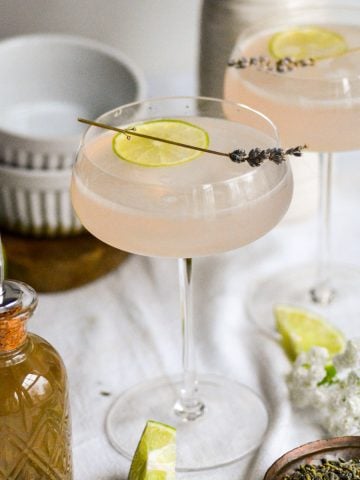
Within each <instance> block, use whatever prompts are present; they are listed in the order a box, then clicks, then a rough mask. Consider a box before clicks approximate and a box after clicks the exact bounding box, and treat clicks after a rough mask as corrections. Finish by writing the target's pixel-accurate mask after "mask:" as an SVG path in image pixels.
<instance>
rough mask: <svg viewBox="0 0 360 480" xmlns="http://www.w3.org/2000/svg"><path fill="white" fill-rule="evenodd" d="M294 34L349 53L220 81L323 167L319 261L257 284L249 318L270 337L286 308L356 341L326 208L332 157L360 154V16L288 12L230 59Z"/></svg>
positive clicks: (356, 286)
mask: <svg viewBox="0 0 360 480" xmlns="http://www.w3.org/2000/svg"><path fill="white" fill-rule="evenodd" d="M299 27H300V28H302V27H310V28H314V27H315V28H317V27H320V28H322V29H327V30H329V31H331V32H334V33H335V35H338V34H340V35H341V36H342V37H343V39H344V40H345V42H346V44H347V47H348V49H347V51H346V52H344V53H343V54H340V55H337V56H331V57H329V58H324V59H319V60H317V61H316V62H315V64H314V65H313V66H306V67H295V68H293V69H292V70H291V71H287V72H285V73H284V72H278V71H277V70H276V69H273V70H272V71H269V69H267V68H259V67H251V68H243V69H241V68H234V67H233V66H229V67H228V68H227V69H226V73H225V82H224V96H225V98H226V99H228V100H234V101H242V102H245V103H247V104H248V105H251V106H252V107H254V108H261V111H263V112H265V114H266V115H269V116H270V117H271V118H272V119H273V120H274V122H275V124H276V125H277V127H278V129H279V134H280V138H281V140H282V143H283V144H284V145H285V146H288V145H294V144H306V145H307V146H308V149H309V150H310V151H313V152H318V153H319V160H320V185H319V193H320V194H319V214H318V219H319V220H318V239H317V242H318V246H317V253H316V258H315V259H314V261H313V262H312V263H311V264H309V265H299V266H292V267H291V268H288V269H287V270H284V271H280V272H278V273H275V274H274V275H271V276H270V277H268V278H265V279H262V280H260V281H259V282H257V283H256V284H255V285H254V286H253V288H252V289H251V290H250V292H249V295H248V299H247V310H248V313H249V314H250V317H251V318H252V319H253V321H255V322H256V323H257V324H258V326H259V327H261V328H263V329H266V330H267V331H274V320H273V314H272V310H273V307H274V305H275V304H279V303H287V304H293V305H300V306H303V307H307V308H309V309H312V310H315V311H318V312H319V313H322V314H324V315H326V317H327V318H329V319H331V320H332V321H333V322H334V323H336V324H337V325H338V326H339V327H341V328H343V329H344V330H345V331H347V333H353V326H354V322H355V321H356V317H357V316H358V313H359V310H358V309H356V308H354V307H355V304H356V299H358V298H359V295H360V271H359V270H358V269H357V268H356V267H353V266H350V265H343V264H338V263H334V262H333V260H332V256H331V252H330V241H331V235H330V220H331V208H330V207H331V205H330V204H331V183H332V169H333V154H334V153H335V152H340V151H354V150H358V149H360V134H359V125H360V9H359V8H357V7H344V6H342V5H341V4H340V3H339V4H338V6H336V5H333V6H322V7H307V8H302V9H292V10H291V11H287V12H286V16H284V17H283V18H281V16H278V17H277V18H272V19H268V20H267V21H266V22H261V23H258V24H254V25H253V26H251V27H250V28H248V29H247V30H246V31H244V32H243V33H242V34H241V35H240V36H239V37H238V40H237V42H236V45H235V47H234V49H233V52H232V54H231V59H233V60H236V59H238V58H241V57H257V58H258V57H259V56H263V55H265V56H267V57H268V58H269V48H268V46H269V40H270V38H271V37H272V36H273V35H274V34H275V33H277V32H282V31H288V30H291V29H294V28H299ZM325 56H326V52H325ZM305 60H307V59H305ZM274 62H275V61H274V60H273V65H274ZM294 161H296V160H294ZM299 161H300V162H301V159H299ZM295 187H296V185H295ZM305 201H306V200H305ZM344 243H345V242H344ZM354 301H355V302H354Z"/></svg>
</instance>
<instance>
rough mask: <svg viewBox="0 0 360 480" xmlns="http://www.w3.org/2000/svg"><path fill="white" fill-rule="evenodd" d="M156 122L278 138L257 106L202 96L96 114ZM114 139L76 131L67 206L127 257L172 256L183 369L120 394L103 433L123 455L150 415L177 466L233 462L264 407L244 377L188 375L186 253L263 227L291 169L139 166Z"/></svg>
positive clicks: (237, 141) (263, 141)
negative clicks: (170, 441) (163, 427)
mask: <svg viewBox="0 0 360 480" xmlns="http://www.w3.org/2000/svg"><path fill="white" fill-rule="evenodd" d="M164 119H170V120H171V121H174V120H175V121H179V122H184V121H185V122H190V123H191V125H196V126H198V127H201V128H202V129H204V130H205V131H206V132H207V135H208V136H209V140H210V144H209V148H211V149H213V150H217V151H222V152H232V151H233V150H235V149H237V148H239V147H242V148H245V149H247V150H249V149H250V148H253V147H255V146H256V147H260V148H269V147H274V146H276V145H277V141H278V140H277V133H276V129H275V127H274V125H273V124H272V122H270V120H268V119H267V118H266V117H264V116H263V115H262V114H260V113H258V112H256V111H254V110H252V109H250V108H248V107H246V106H243V105H239V104H235V103H230V102H225V101H222V100H215V99H207V98H193V97H173V98H162V99H153V100H149V101H144V102H141V103H134V104H130V105H127V106H123V107H119V108H117V109H115V110H113V111H111V112H108V113H106V114H104V115H103V116H102V117H100V119H98V121H99V122H102V123H104V124H107V125H112V126H116V127H122V128H132V127H133V126H135V128H136V125H139V124H141V123H142V122H145V121H146V122H147V121H153V120H164ZM113 138H114V133H113V132H108V131H106V130H103V129H101V128H98V127H90V128H89V129H88V130H87V132H86V133H85V134H84V137H83V141H82V145H81V148H80V150H79V153H78V156H77V160H76V164H75V167H74V172H73V180H72V199H73V205H74V208H75V211H76V212H77V214H78V216H79V218H80V220H81V221H82V223H83V225H84V226H85V228H87V229H88V230H89V231H90V232H91V233H93V234H94V235H95V236H96V237H98V238H99V239H101V240H103V241H104V242H106V243H108V244H110V245H112V246H114V247H116V248H119V249H122V250H125V251H128V252H131V253H135V254H140V255H147V256H155V257H156V256H160V257H174V258H177V259H178V263H179V280H180V298H181V321H182V328H181V330H182V335H183V372H182V375H180V376H179V377H176V378H159V379H155V380H151V381H148V382H144V383H141V384H139V385H137V386H135V387H133V388H131V389H130V390H127V391H125V392H124V393H123V394H122V395H121V396H120V397H119V399H118V400H117V401H116V402H115V404H114V405H113V407H112V408H111V410H110V412H109V415H108V417H107V433H108V436H109V438H110V441H111V443H112V445H113V446H114V447H115V448H116V449H117V450H118V451H120V452H121V453H122V454H123V455H124V456H126V457H128V458H131V457H132V455H133V453H134V449H135V447H136V444H137V441H138V439H139V438H140V435H141V431H142V429H143V427H144V425H145V422H146V421H147V420H149V419H153V420H157V421H161V422H164V423H167V424H170V425H172V426H175V427H176V428H177V469H178V470H182V471H191V470H201V469H207V468H212V467H218V466H220V465H224V464H227V463H230V462H233V461H235V460H237V459H239V458H241V457H242V456H244V455H245V454H247V453H249V452H250V451H252V450H253V449H254V448H256V447H257V446H258V445H259V443H260V442H261V439H262V437H263V434H264V432H265V430H266V426H267V410H266V407H265V405H264V403H263V401H262V400H261V399H260V398H259V396H258V395H257V394H256V393H254V392H253V391H252V390H251V389H250V388H248V387H246V386H245V385H242V384H240V383H237V382H235V381H232V380H228V379H225V378H223V377H221V376H216V375H200V376H198V375H197V373H196V368H195V351H194V341H193V332H194V328H195V327H194V324H193V318H192V312H191V283H192V282H191V277H192V275H191V273H192V270H191V266H192V260H191V259H192V257H197V256H203V255H212V254H215V253H221V252H226V251H228V250H232V249H236V248H238V247H241V246H242V245H245V244H248V243H250V242H252V241H254V240H255V239H257V238H258V237H260V236H262V235H264V234H265V233H266V232H268V231H269V230H270V229H271V228H273V227H274V226H275V225H276V224H277V223H278V222H279V220H280V219H281V218H282V216H283V215H284V214H285V212H286V210H287V208H288V205H289V203H290V199H291V195H292V176H291V171H290V169H289V167H288V164H287V162H284V163H282V164H280V165H275V164H273V163H271V162H264V163H263V164H262V165H261V166H260V167H253V168H252V167H250V166H249V165H245V164H241V165H239V164H235V163H233V162H231V161H230V159H229V158H225V157H221V156H216V155H213V154H209V153H203V154H201V155H200V156H199V157H198V158H196V159H194V160H191V161H189V162H186V163H182V164H177V165H173V166H165V167H144V166H141V165H137V164H134V163H131V162H128V161H125V160H122V159H121V158H119V157H118V156H117V155H115V153H114V151H113V147H112V142H113ZM131 141H132V140H131V136H130V139H129V142H131ZM176 148H180V147H176ZM239 343H240V339H239Z"/></svg>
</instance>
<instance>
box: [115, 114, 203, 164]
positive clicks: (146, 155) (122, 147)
mask: <svg viewBox="0 0 360 480" xmlns="http://www.w3.org/2000/svg"><path fill="white" fill-rule="evenodd" d="M135 131H136V132H137V133H142V134H145V135H150V136H153V137H158V138H163V139H166V140H172V141H174V142H179V143H185V144H187V145H193V146H195V147H201V148H207V147H208V145H209V136H208V134H207V132H206V131H205V130H203V129H202V128H200V127H198V126H197V125H193V124H192V123H188V122H184V121H182V120H175V119H164V120H151V121H149V122H144V123H140V124H137V125H135ZM113 150H114V152H115V153H116V155H118V156H119V157H120V158H121V159H123V160H126V161H128V162H131V163H136V164H137V165H142V166H144V167H164V166H170V165H179V164H180V163H185V162H189V161H190V160H194V159H195V158H197V157H199V156H200V155H202V152H199V151H196V150H193V149H190V148H185V147H179V146H177V145H170V144H168V143H164V142H161V141H159V140H150V139H147V138H142V137H136V136H135V135H131V136H130V137H129V138H127V136H126V135H125V134H123V133H118V134H117V135H115V136H114V138H113Z"/></svg>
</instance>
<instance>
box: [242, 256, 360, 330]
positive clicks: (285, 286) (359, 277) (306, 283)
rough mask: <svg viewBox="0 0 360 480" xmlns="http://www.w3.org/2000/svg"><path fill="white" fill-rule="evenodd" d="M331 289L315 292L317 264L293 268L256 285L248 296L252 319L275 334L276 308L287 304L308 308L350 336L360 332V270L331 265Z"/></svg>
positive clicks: (247, 305) (316, 290)
mask: <svg viewBox="0 0 360 480" xmlns="http://www.w3.org/2000/svg"><path fill="white" fill-rule="evenodd" d="M329 278H331V279H332V283H331V285H330V289H328V288H324V289H323V290H322V288H318V289H314V285H315V279H316V266H315V265H301V266H299V265H298V266H293V267H291V268H288V269H287V270H282V271H280V272H278V273H276V274H275V275H271V276H269V277H267V278H263V279H261V280H260V281H258V282H255V283H254V284H253V285H252V286H251V288H250V290H249V291H248V294H247V299H246V310H247V313H248V315H249V317H250V319H251V320H252V321H253V322H254V323H255V324H256V325H257V326H258V327H259V328H260V329H262V330H264V331H266V332H267V333H270V334H272V335H277V333H276V331H275V320H274V315H273V308H274V306H275V305H276V304H288V305H294V306H298V307H300V308H306V309H309V310H311V311H313V312H317V313H318V314H320V315H322V316H324V317H325V318H326V319H327V320H329V321H330V322H331V323H332V324H333V325H335V326H337V327H338V328H339V329H340V330H342V332H343V333H344V334H345V335H346V336H347V337H348V338H350V337H353V336H356V335H359V333H360V303H359V298H360V268H357V267H354V266H351V265H335V264H333V265H331V267H330V275H329Z"/></svg>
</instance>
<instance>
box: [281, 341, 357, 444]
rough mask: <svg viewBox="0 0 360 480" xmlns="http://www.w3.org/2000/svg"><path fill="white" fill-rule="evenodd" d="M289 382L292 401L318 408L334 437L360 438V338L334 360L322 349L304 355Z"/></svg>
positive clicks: (326, 427) (327, 428)
mask: <svg viewBox="0 0 360 480" xmlns="http://www.w3.org/2000/svg"><path fill="white" fill-rule="evenodd" d="M286 380H287V385H288V388H289V393H290V399H291V401H292V402H293V403H294V404H295V405H296V406H297V407H299V408H305V407H313V408H315V409H316V410H317V412H318V413H319V417H320V421H321V423H322V425H323V426H324V428H325V429H326V430H327V431H328V432H329V433H330V434H331V435H334V436H338V435H360V339H359V340H349V341H348V342H347V344H346V348H345V351H344V352H343V353H342V354H339V355H337V356H335V357H333V359H332V360H331V359H330V357H329V354H328V351H327V349H325V348H322V347H313V348H312V349H311V350H309V351H308V352H306V353H301V354H300V355H298V357H297V359H296V360H295V362H294V365H293V369H292V371H291V372H290V374H289V375H288V377H287V379H286Z"/></svg>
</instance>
